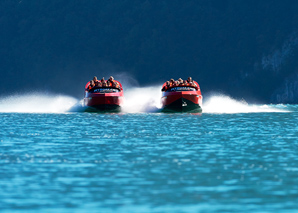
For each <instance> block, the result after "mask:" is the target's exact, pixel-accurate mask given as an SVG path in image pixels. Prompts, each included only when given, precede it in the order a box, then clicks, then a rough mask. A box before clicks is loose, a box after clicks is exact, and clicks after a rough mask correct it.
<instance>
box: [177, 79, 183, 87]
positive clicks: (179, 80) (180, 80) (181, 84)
mask: <svg viewBox="0 0 298 213" xmlns="http://www.w3.org/2000/svg"><path fill="white" fill-rule="evenodd" d="M177 85H179V86H183V80H182V78H179V79H178V81H177Z"/></svg>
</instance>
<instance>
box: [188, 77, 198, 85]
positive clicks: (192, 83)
mask: <svg viewBox="0 0 298 213" xmlns="http://www.w3.org/2000/svg"><path fill="white" fill-rule="evenodd" d="M187 82H188V84H189V86H192V87H198V86H197V85H196V84H195V82H194V81H193V80H192V77H188V79H187Z"/></svg>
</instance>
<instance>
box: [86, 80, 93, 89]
mask: <svg viewBox="0 0 298 213" xmlns="http://www.w3.org/2000/svg"><path fill="white" fill-rule="evenodd" d="M93 87H94V81H93V80H91V81H90V83H89V86H88V88H87V89H88V91H89V90H91V89H92V88H93Z"/></svg>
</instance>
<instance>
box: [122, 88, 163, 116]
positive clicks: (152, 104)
mask: <svg viewBox="0 0 298 213" xmlns="http://www.w3.org/2000/svg"><path fill="white" fill-rule="evenodd" d="M160 89H161V87H160V86H151V87H134V88H130V89H127V90H125V91H124V97H125V99H124V104H123V106H122V111H123V112H127V113H139V112H156V111H157V110H158V109H160V108H161V104H160V98H161V91H160Z"/></svg>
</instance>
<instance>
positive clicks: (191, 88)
mask: <svg viewBox="0 0 298 213" xmlns="http://www.w3.org/2000/svg"><path fill="white" fill-rule="evenodd" d="M167 91H171V92H178V91H196V88H194V87H172V88H169V89H168V90H167Z"/></svg>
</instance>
